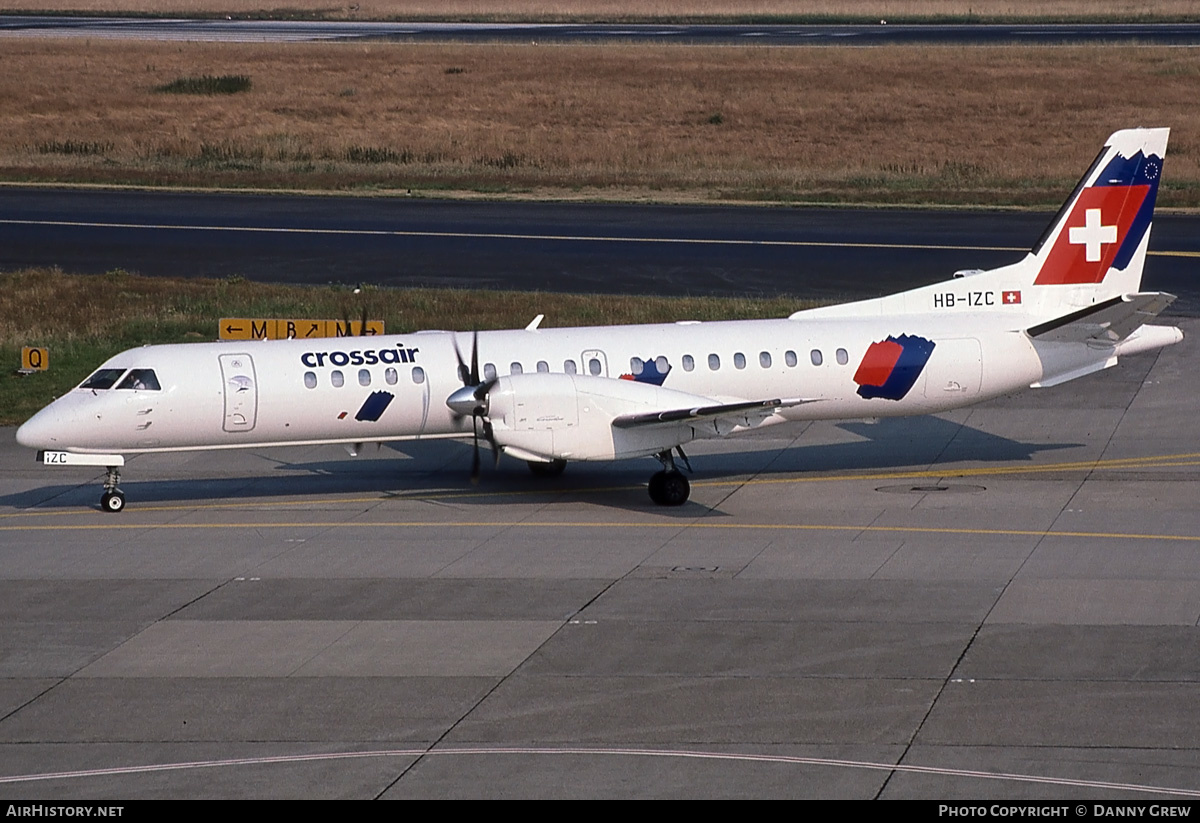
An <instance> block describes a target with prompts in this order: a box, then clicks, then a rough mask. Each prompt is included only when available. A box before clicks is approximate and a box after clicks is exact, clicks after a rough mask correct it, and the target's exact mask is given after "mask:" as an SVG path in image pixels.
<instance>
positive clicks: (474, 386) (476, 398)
mask: <svg viewBox="0 0 1200 823" xmlns="http://www.w3.org/2000/svg"><path fill="white" fill-rule="evenodd" d="M454 356H455V357H456V358H458V377H459V379H460V380H462V382H463V387H462V388H461V389H459V390H457V391H456V392H454V393H453V394H451V395H450V396H449V397H447V398H446V405H447V406H449V407H450V411H452V412H454V413H455V414H456V415H458V416H459V417H466V416H467V415H468V414H469V415H471V433H472V438H471V441H472V445H473V446H474V456H473V457H472V458H471V482H472V483H478V482H479V464H480V459H479V421H480V419H481V418H482V420H483V436H484V438H485V439H486V440H487V441H488V445H489V446H491V448H492V456H493V458H494V462H495V465H496V466H499V465H500V447H499V445H498V444H497V443H496V436H495V434H493V432H492V421H490V420H488V419H487V414H488V408H489V405H490V402H489V401H490V398H489V396H488V395H489V393H490V392H491V390H492V388H493V387H494V386H495V385H496V383H497V381H498V380H499V378H498V377H491V378H488V379H487V380H483V381H481V380H480V379H479V332H478V331H476V332H475V333H474V334H473V335H472V336H471V366H470V368H468V367H467V363H466V361H465V360H464V359H463V356H462V350H461V349H459V347H458V338H457V337H455V338H454Z"/></svg>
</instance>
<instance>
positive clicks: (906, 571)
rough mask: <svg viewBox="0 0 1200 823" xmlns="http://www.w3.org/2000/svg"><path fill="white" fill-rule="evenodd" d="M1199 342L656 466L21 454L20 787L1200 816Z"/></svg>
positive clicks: (4, 669) (339, 456) (42, 793)
mask: <svg viewBox="0 0 1200 823" xmlns="http://www.w3.org/2000/svg"><path fill="white" fill-rule="evenodd" d="M1183 326H1184V328H1185V331H1186V332H1187V333H1188V334H1189V336H1188V337H1187V339H1185V341H1184V342H1183V343H1182V344H1180V345H1178V346H1175V347H1172V348H1169V349H1166V350H1165V351H1163V352H1162V353H1159V354H1154V355H1144V356H1140V357H1136V358H1129V359H1128V360H1126V361H1124V362H1123V363H1122V364H1121V365H1120V366H1118V367H1117V368H1115V369H1112V370H1109V371H1108V372H1105V373H1103V374H1100V375H1094V376H1092V377H1089V378H1085V379H1083V380H1080V381H1076V382H1074V383H1071V384H1068V385H1066V386H1062V387H1059V388H1057V389H1050V390H1044V391H1038V392H1026V393H1024V394H1020V395H1016V396H1013V397H1008V398H1002V399H999V400H996V401H992V402H988V403H985V404H983V405H980V406H977V407H974V408H971V409H964V410H961V411H958V412H953V413H949V414H946V415H941V416H938V417H927V418H917V419H911V420H897V421H885V422H881V423H878V424H875V425H867V424H859V423H850V424H842V425H834V424H813V425H810V426H808V427H806V428H804V429H803V430H799V429H798V430H796V431H794V432H791V433H789V435H788V436H786V437H781V436H774V437H765V438H756V439H745V440H740V441H728V442H722V443H716V444H711V445H707V446H705V447H700V446H696V447H694V448H692V449H691V452H692V455H691V456H692V463H693V465H694V466H695V467H696V470H697V472H696V475H695V477H694V481H693V482H694V485H693V497H692V501H691V502H690V503H689V504H688V505H686V506H684V507H682V508H680V509H677V510H664V509H659V508H656V507H654V506H653V505H652V504H650V502H649V500H648V499H647V497H646V492H645V487H644V484H645V481H646V478H647V476H648V475H649V473H650V472H651V471H652V470H653V469H654V468H655V466H656V464H654V462H653V461H650V460H646V461H633V462H623V463H616V464H611V465H596V466H584V465H572V466H570V467H568V470H567V473H566V474H565V475H564V476H563V477H562V478H561V479H559V480H557V481H547V480H538V479H535V478H532V477H530V476H529V475H528V473H527V472H526V471H525V468H524V466H522V465H520V464H518V463H516V462H515V461H509V460H507V459H506V460H505V461H504V463H502V465H501V467H500V469H499V470H498V471H493V472H485V474H484V477H483V480H482V482H481V483H480V484H479V486H477V487H472V486H471V485H470V484H469V482H467V477H466V475H467V472H468V467H469V463H470V456H469V445H468V446H461V445H457V444H449V443H421V444H400V445H399V446H398V447H396V448H390V447H385V448H383V449H381V450H380V451H378V452H371V453H369V454H366V455H364V456H362V457H360V458H358V459H351V458H349V457H348V456H346V455H345V453H344V452H342V451H341V450H340V449H338V448H337V447H326V448H304V449H278V450H263V451H255V452H249V453H243V454H234V453H224V454H222V453H209V454H191V455H185V456H147V457H140V458H137V459H134V460H131V461H130V463H129V465H128V467H127V469H126V470H125V478H126V482H125V483H123V486H124V488H125V490H126V492H127V493H128V495H129V507H128V509H127V510H126V511H125V512H124V513H123V514H120V515H108V514H102V513H100V512H99V511H97V510H96V499H97V497H98V493H99V475H87V476H85V474H84V473H82V470H60V471H52V470H50V469H46V468H42V467H40V466H38V465H36V464H35V463H34V462H33V455H32V454H31V453H29V452H26V451H24V450H21V449H19V448H18V447H16V446H15V445H14V444H13V441H12V435H11V430H9V431H8V433H7V434H4V435H3V438H2V441H0V455H2V458H0V796H3V797H6V798H17V797H19V798H39V797H40V798H53V799H55V800H59V801H62V800H66V799H69V798H90V799H99V798H109V797H111V798H139V797H173V798H178V797H357V798H366V797H385V798H406V797H702V796H711V797H850V798H871V797H889V798H906V797H907V798H911V797H919V798H939V799H940V798H947V799H948V798H979V797H994V798H1085V797H1087V798H1092V797H1095V798H1130V797H1146V798H1149V797H1154V796H1159V797H1170V796H1190V797H1196V796H1200V744H1198V743H1197V741H1200V708H1198V706H1200V704H1198V701H1197V700H1196V696H1197V694H1198V689H1200V628H1198V627H1197V623H1198V620H1200V512H1197V510H1196V506H1195V501H1196V500H1197V498H1198V495H1200V417H1198V416H1197V413H1196V401H1195V392H1194V391H1193V386H1192V383H1191V380H1192V379H1194V378H1193V377H1192V375H1193V373H1194V365H1193V364H1194V363H1195V362H1196V350H1197V335H1198V334H1200V322H1198V321H1194V320H1185V321H1183Z"/></svg>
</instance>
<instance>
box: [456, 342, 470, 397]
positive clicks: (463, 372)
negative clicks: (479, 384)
mask: <svg viewBox="0 0 1200 823" xmlns="http://www.w3.org/2000/svg"><path fill="white" fill-rule="evenodd" d="M454 356H455V357H456V358H458V379H459V380H461V381H462V384H463V385H464V386H470V385H472V384H471V383H470V382H469V381H468V378H469V377H470V372H468V371H467V364H466V362H465V361H464V360H463V356H462V351H461V350H460V349H459V348H458V335H457V334H456V335H454Z"/></svg>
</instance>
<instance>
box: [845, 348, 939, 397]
mask: <svg viewBox="0 0 1200 823" xmlns="http://www.w3.org/2000/svg"><path fill="white" fill-rule="evenodd" d="M934 345H935V344H934V342H933V341H932V340H926V339H925V338H924V337H917V336H916V335H912V334H902V335H900V336H899V337H892V336H891V335H888V338H887V340H882V341H880V342H877V343H872V344H871V345H870V346H869V347H868V348H867V353H866V354H864V355H863V359H862V363H860V364H859V366H858V371H856V372H855V373H854V382H855V383H857V384H858V395H859V397H863V398H866V399H867V400H870V399H872V398H875V397H882V398H883V399H885V400H900V399H902V398H903V397H904V395H906V394H908V393H909V391H910V390H911V389H912V387H913V386H914V385H915V384H916V382H917V378H919V377H920V376H921V372H922V371H923V370H924V369H925V364H926V363H928V362H929V356H930V355H931V354H933V349H934Z"/></svg>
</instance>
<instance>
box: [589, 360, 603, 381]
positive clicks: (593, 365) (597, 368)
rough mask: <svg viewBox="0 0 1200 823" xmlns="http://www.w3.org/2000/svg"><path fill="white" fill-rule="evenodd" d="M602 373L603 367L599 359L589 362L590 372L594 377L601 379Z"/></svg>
mask: <svg viewBox="0 0 1200 823" xmlns="http://www.w3.org/2000/svg"><path fill="white" fill-rule="evenodd" d="M601 371H603V367H602V366H601V365H600V360H599V359H597V358H595V357H593V358H591V359H589V360H588V372H589V373H590V374H591V375H592V376H593V377H599V376H600V372H601Z"/></svg>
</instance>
